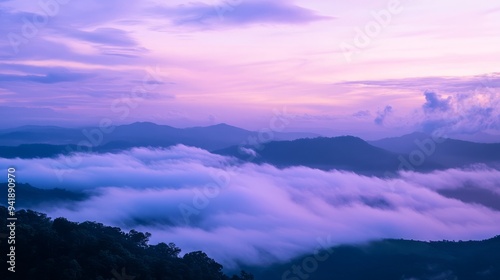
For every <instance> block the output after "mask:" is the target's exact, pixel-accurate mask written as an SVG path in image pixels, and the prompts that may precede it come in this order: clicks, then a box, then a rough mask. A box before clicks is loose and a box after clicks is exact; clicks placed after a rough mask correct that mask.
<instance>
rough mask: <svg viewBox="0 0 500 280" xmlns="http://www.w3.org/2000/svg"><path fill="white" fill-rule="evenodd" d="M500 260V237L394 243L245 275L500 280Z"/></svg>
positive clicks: (332, 251)
mask: <svg viewBox="0 0 500 280" xmlns="http://www.w3.org/2000/svg"><path fill="white" fill-rule="evenodd" d="M498 260H500V236H497V237H494V238H492V239H489V240H483V241H460V242H451V241H437V242H421V241H413V240H395V239H388V240H381V241H375V242H371V243H368V244H363V245H342V246H337V247H332V248H323V250H322V251H319V252H318V251H316V252H311V254H310V255H304V256H302V257H298V258H295V259H293V260H291V261H289V262H286V263H282V264H274V265H268V266H265V267H243V269H245V270H246V271H249V272H251V273H252V274H253V275H254V276H255V279H261V280H274V279H294V280H296V279H314V280H331V279H338V280H366V279H375V280H399V279H402V280H403V279H407V280H409V279H436V280H438V279H442V280H445V279H474V280H497V279H500V262H499V261H498ZM312 268H314V269H312Z"/></svg>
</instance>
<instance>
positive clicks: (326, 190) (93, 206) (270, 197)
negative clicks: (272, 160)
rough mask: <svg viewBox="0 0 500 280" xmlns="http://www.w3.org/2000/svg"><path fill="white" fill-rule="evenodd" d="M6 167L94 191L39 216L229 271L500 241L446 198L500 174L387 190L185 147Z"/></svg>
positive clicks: (494, 219)
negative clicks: (406, 247) (393, 248)
mask: <svg viewBox="0 0 500 280" xmlns="http://www.w3.org/2000/svg"><path fill="white" fill-rule="evenodd" d="M68 163H72V164H71V165H68ZM0 165H2V166H14V167H16V169H17V177H18V180H19V181H20V182H28V183H31V184H32V185H34V186H36V187H43V188H52V187H64V188H67V189H73V190H86V191H90V192H92V193H94V196H92V197H91V198H90V199H89V200H86V201H83V202H80V203H76V204H74V205H72V206H71V208H70V209H69V208H64V207H63V206H57V205H54V206H52V207H50V208H45V209H36V210H39V211H44V212H46V213H48V214H49V215H50V216H51V217H59V216H64V217H67V218H68V219H71V220H76V221H84V220H93V221H98V222H102V223H106V224H110V225H114V226H120V227H122V228H124V229H131V228H135V229H137V230H141V231H148V232H151V233H152V234H153V236H152V240H151V241H152V242H153V243H156V242H161V241H164V242H175V243H176V244H177V245H178V246H180V247H181V248H183V249H184V250H186V252H188V251H193V250H203V251H205V252H207V253H208V254H209V255H210V256H212V257H213V258H215V259H216V260H217V261H219V262H221V263H223V264H224V265H225V266H226V267H233V266H235V265H237V264H241V263H244V264H263V263H270V262H275V261H285V260H289V259H290V258H293V257H296V256H298V255H300V254H304V253H310V252H312V251H313V250H314V249H315V248H317V247H319V246H320V245H323V246H325V244H320V243H319V242H318V240H328V244H326V245H327V246H333V245H336V244H341V243H354V242H364V241H368V240H373V239H378V238H405V239H419V240H442V239H449V240H459V239H461V240H469V239H485V238H489V237H492V236H495V235H498V234H499V232H500V224H499V223H498V221H499V220H500V212H498V211H495V210H494V209H491V208H488V207H485V206H482V205H479V204H474V203H464V202H462V201H459V200H456V199H450V198H447V197H444V196H442V195H441V194H439V192H438V191H439V190H444V189H458V188H461V187H463V186H464V184H473V185H474V186H476V187H478V188H484V189H487V190H489V191H491V192H494V193H496V194H500V189H499V186H500V172H499V171H498V170H491V169H480V168H478V169H470V170H447V171H439V172H434V173H429V174H418V173H412V172H404V173H401V174H400V176H399V177H398V178H394V179H391V180H384V179H380V178H371V177H365V176H360V175H357V174H354V173H346V172H340V171H331V172H325V171H321V170H316V169H311V168H306V167H293V168H288V169H277V168H275V167H273V166H270V165H256V164H238V163H237V162H236V161H235V160H234V159H231V158H227V157H222V156H219V155H213V154H210V153H209V152H207V151H204V150H201V149H196V148H190V147H185V146H175V147H173V148H170V149H161V150H155V149H146V148H136V149H133V150H130V151H126V152H122V153H119V154H104V155H102V154H101V155H98V154H77V155H74V156H71V157H60V158H57V159H33V160H21V159H14V160H11V159H9V160H6V159H0ZM68 166H72V167H71V168H69V167H68ZM60 172H66V173H64V175H62V177H61V176H60V174H59V176H58V175H57V174H56V173H60ZM59 178H62V180H59ZM19 199H22V198H19ZM499 203H500V202H499Z"/></svg>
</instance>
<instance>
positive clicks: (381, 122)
mask: <svg viewBox="0 0 500 280" xmlns="http://www.w3.org/2000/svg"><path fill="white" fill-rule="evenodd" d="M390 113H392V106H385V108H384V110H382V111H378V112H377V117H376V118H375V120H374V122H375V124H377V125H384V121H385V118H386V117H387V116H388V115H389V114H390Z"/></svg>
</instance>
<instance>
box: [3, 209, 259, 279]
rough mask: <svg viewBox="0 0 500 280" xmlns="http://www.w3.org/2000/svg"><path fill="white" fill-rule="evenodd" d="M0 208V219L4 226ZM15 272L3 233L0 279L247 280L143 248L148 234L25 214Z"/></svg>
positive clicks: (204, 259)
mask: <svg viewBox="0 0 500 280" xmlns="http://www.w3.org/2000/svg"><path fill="white" fill-rule="evenodd" d="M7 213H8V211H7V209H6V208H5V207H0V219H2V221H7ZM16 217H17V222H16V235H15V241H16V243H15V246H16V247H15V256H16V259H15V272H14V273H13V272H10V271H8V270H7V267H8V266H9V264H8V263H7V262H6V258H7V257H6V255H7V254H6V252H9V251H8V250H10V246H11V245H9V244H8V242H7V240H8V239H7V238H6V237H7V232H6V230H7V228H6V227H5V226H2V230H1V231H0V237H1V238H0V248H1V252H2V253H1V258H0V260H1V262H2V263H3V264H2V266H3V268H2V270H1V272H0V279H3V280H10V279H26V280H28V279H30V280H31V279H33V280H34V279H36V280H44V279H47V280H57V279H60V280H72V279H85V280H89V279H101V280H104V279H106V280H107V279H118V280H120V279H136V280H140V279H151V280H152V279H156V280H161V279H169V280H173V279H182V280H191V279H192V280H251V279H253V276H252V275H250V274H247V273H245V272H242V273H241V275H240V276H235V275H233V276H232V277H229V276H227V275H225V274H224V273H223V272H222V265H220V264H218V263H217V262H216V261H215V260H213V259H211V258H209V257H208V256H207V255H206V254H205V253H203V252H200V251H198V252H191V253H188V254H185V255H184V256H183V257H180V252H181V249H180V248H178V247H176V246H175V244H173V243H170V244H165V243H159V244H157V245H149V244H148V239H149V236H150V234H149V233H142V232H137V231H135V230H131V231H130V232H128V233H125V232H123V231H122V230H121V229H120V228H116V227H109V226H105V225H103V224H99V223H95V222H83V223H75V222H70V221H68V220H66V219H65V218H56V219H54V220H52V219H50V218H49V217H47V216H46V215H45V214H41V213H37V212H34V211H30V210H27V211H26V210H21V211H18V212H16Z"/></svg>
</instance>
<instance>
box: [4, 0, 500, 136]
mask: <svg viewBox="0 0 500 280" xmlns="http://www.w3.org/2000/svg"><path fill="white" fill-rule="evenodd" d="M42 2H44V1H42ZM49 2H50V1H49ZM52 3H56V5H52V6H43V5H40V4H39V3H38V1H27V0H19V1H8V0H7V1H5V0H0V34H2V35H1V36H2V37H1V38H2V39H1V40H0V120H1V121H0V128H5V127H12V126H19V125H24V124H43V125H46V124H54V125H61V126H76V125H79V126H80V125H93V126H98V125H99V121H100V120H101V119H102V118H110V119H112V120H113V123H114V124H123V123H131V122H135V121H153V122H156V123H160V124H168V125H172V126H177V127H184V126H194V125H210V124H215V123H220V122H226V123H229V124H231V125H235V126H240V127H243V128H247V129H252V130H259V129H262V128H267V127H268V126H269V120H270V119H271V118H272V116H273V111H276V110H279V111H281V110H284V108H286V111H287V112H289V113H290V114H293V115H294V116H295V117H294V118H293V120H292V121H290V123H289V124H288V127H287V130H288V131H311V132H316V133H321V134H324V135H339V134H354V135H358V136H362V137H364V138H368V139H370V138H372V139H373V138H378V137H382V136H385V135H398V134H403V133H406V132H412V131H415V130H423V131H428V132H430V131H432V130H436V129H442V130H445V131H446V132H447V133H448V134H450V135H457V136H459V135H461V136H463V137H465V136H470V137H475V138H477V139H480V138H481V137H483V136H484V135H486V134H489V135H496V137H497V138H499V139H500V136H498V135H500V117H499V115H500V98H499V96H498V88H499V87H500V74H499V72H500V70H499V69H498V65H499V61H498V59H499V57H500V53H499V49H498V46H499V45H500V36H498V30H499V27H500V4H498V3H497V2H495V1H489V0H480V1H451V0H443V1H430V0H421V1H410V0H401V1H392V0H380V1H379V0H370V1H368V0H354V1H325V0H321V1H320V0H307V1H305V0H296V1H289V0H273V1H263V0H259V1H256V0H226V1H225V2H224V1H216V0H208V1H198V2H187V1H175V0H174V1H117V0H108V1H97V0H87V1H83V0H69V1H68V0H54V1H52ZM125 111H126V112H127V113H126V114H125V113H124V112H125ZM464 135H465V136H464ZM484 137H486V136H484Z"/></svg>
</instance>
